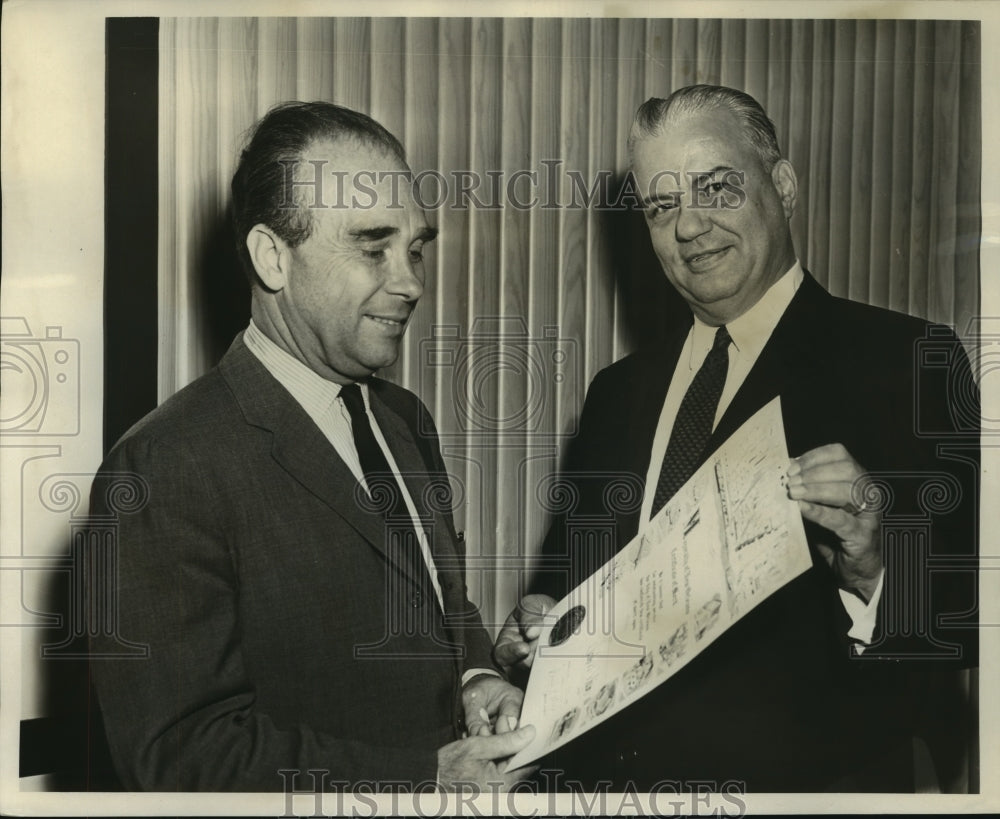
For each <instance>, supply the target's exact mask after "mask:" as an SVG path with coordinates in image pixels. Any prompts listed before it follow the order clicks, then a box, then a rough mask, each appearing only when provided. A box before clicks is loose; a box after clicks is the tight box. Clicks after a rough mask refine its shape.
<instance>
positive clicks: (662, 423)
mask: <svg viewBox="0 0 1000 819" xmlns="http://www.w3.org/2000/svg"><path fill="white" fill-rule="evenodd" d="M803 278H804V274H803V272H802V265H801V264H799V262H798V261H796V262H795V264H794V265H792V267H791V269H790V270H788V272H786V273H785V274H784V275H783V276H782V277H781V278H780V279H778V281H776V282H775V283H774V284H773V285H771V287H770V288H769V289H768V291H767V292H766V293H765V294H764V295H763V296H762V297H761V298H760V300H759V301H758V302H757V303H756V304H755V305H753V307H751V308H750V309H749V310H747V311H746V312H745V313H744V314H743V315H741V316H739V317H738V318H736V319H733V320H732V321H731V322H728V323H727V324H726V329H727V330H728V331H729V336H730V338H732V344H730V345H729V349H728V353H729V369H728V370H727V372H726V383H725V386H724V387H723V389H722V395H721V397H720V398H719V407H718V409H717V410H716V413H715V420H714V422H713V423H712V429H715V426H716V425H717V424H718V423H719V419H720V418H722V416H723V414H724V413H725V411H726V408H727V407H728V406H729V404H730V402H731V401H732V400H733V397H734V396H735V395H736V393H737V391H738V390H739V388H740V387H741V386H742V385H743V382H744V381H745V380H746V377H747V375H749V373H750V370H751V369H752V368H753V365H754V364H755V363H756V362H757V359H758V358H759V357H760V354H761V352H762V351H763V349H764V346H765V345H766V344H767V341H768V339H769V338H770V337H771V333H773V332H774V328H775V327H776V326H777V325H778V322H779V321H780V320H781V317H782V315H784V312H785V310H786V309H787V308H788V305H789V304H790V303H791V301H792V298H793V297H794V296H795V292H796V291H797V290H798V289H799V285H801V284H802V280H803ZM717 329H718V328H717V327H712V326H711V325H708V324H705V323H704V322H703V321H701V320H700V319H699V318H698V317H697V316H695V317H694V325H693V326H692V327H691V331H690V332H689V333H688V336H687V339H686V340H685V341H684V346H683V347H682V348H681V354H680V357H679V358H678V359H677V366H676V368H675V369H674V374H673V378H671V379H670V387H669V388H668V389H667V397H666V399H665V400H664V402H663V409H662V410H661V412H660V420H659V422H658V423H657V425H656V435H655V436H654V437H653V450H652V453H651V455H650V459H649V471H648V472H647V473H646V486H647V487H655V486H656V484H657V482H658V481H659V477H660V467H661V466H662V465H663V456H664V455H665V454H666V452H667V444H668V443H669V442H670V433H671V432H672V431H673V428H674V420H675V419H676V418H677V411H678V410H679V409H680V406H681V401H682V400H683V399H684V394H685V393H686V392H687V391H688V387H690V386H691V382H692V381H693V380H694V377H695V375H696V374H697V372H698V370H699V369H701V365H702V364H703V363H704V361H705V358H706V357H707V356H708V353H709V351H710V350H711V349H712V343H713V342H714V341H715V332H716V330H717ZM654 494H655V493H654V492H648V491H647V492H646V493H645V497H644V498H643V502H642V517H641V520H643V521H648V520H649V518H650V513H651V512H652V508H653V495H654ZM839 591H840V599H841V601H842V602H843V604H844V608H845V609H846V611H847V613H848V615H849V616H850V618H851V620H852V622H853V624H852V626H851V629H850V630H849V631H848V633H847V634H848V636H849V637H851V638H852V639H854V640H857V641H859V642H861V643H870V642H871V638H872V632H873V631H874V630H875V618H876V612H877V610H878V601H879V598H880V597H881V595H882V577H880V578H879V582H878V587H877V588H876V590H875V593H874V594H873V595H872V598H871V600H870V601H869V602H868V603H867V604H866V603H865V602H864V601H863V600H861V599H860V598H859V597H857V596H856V595H854V594H851V593H850V592H847V591H844V590H843V589H840V590H839Z"/></svg>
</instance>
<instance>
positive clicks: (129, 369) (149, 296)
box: [104, 17, 159, 452]
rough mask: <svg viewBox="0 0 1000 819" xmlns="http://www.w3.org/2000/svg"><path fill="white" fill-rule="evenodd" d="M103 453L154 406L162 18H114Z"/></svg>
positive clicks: (109, 46)
mask: <svg viewBox="0 0 1000 819" xmlns="http://www.w3.org/2000/svg"><path fill="white" fill-rule="evenodd" d="M105 36H106V81H107V95H106V102H105V105H106V109H105V113H106V133H105V156H104V169H105V170H104V179H105V183H104V184H105V188H104V207H105V211H104V253H105V257H104V451H105V452H107V451H108V449H110V448H111V446H112V445H114V443H115V441H117V440H118V438H119V437H121V435H122V433H124V432H125V431H126V430H127V429H128V428H129V427H130V426H131V425H132V424H133V423H135V422H136V421H137V420H138V419H139V418H141V417H142V416H143V415H145V414H146V413H147V412H149V411H150V410H151V409H153V408H154V407H155V406H156V359H157V354H156V343H157V293H156V291H157V283H156V280H157V267H156V266H157V258H156V244H157V238H156V234H157V196H158V194H157V182H158V175H157V124H158V122H157V120H158V116H157V108H158V105H157V87H158V80H159V77H158V74H159V70H158V69H159V51H158V45H159V20H158V19H156V18H151V17H128V18H115V17H111V18H108V20H107V24H106V29H105Z"/></svg>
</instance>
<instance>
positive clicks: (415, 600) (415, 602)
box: [410, 592, 424, 609]
mask: <svg viewBox="0 0 1000 819" xmlns="http://www.w3.org/2000/svg"><path fill="white" fill-rule="evenodd" d="M423 604H424V596H423V595H422V594H421V593H420V592H414V593H413V597H411V598H410V605H411V606H413V608H415V609H419V608H420V607H421V606H422V605H423Z"/></svg>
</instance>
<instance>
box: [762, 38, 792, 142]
mask: <svg viewBox="0 0 1000 819" xmlns="http://www.w3.org/2000/svg"><path fill="white" fill-rule="evenodd" d="M791 32H792V23H791V21H790V20H772V21H771V22H770V23H769V24H768V42H769V48H768V58H767V100H766V102H764V101H762V104H763V105H764V110H765V111H767V115H768V116H769V117H770V118H771V121H772V122H773V123H774V126H775V129H776V130H777V132H778V144H779V145H780V146H781V147H782V149H783V150H785V151H787V150H788V147H787V146H788V107H789V106H788V94H789V83H790V80H791V72H790V71H789V48H790V46H791V43H790V40H791Z"/></svg>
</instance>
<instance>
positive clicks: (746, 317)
mask: <svg viewBox="0 0 1000 819" xmlns="http://www.w3.org/2000/svg"><path fill="white" fill-rule="evenodd" d="M804 278H805V274H804V273H803V272H802V265H801V264H800V263H799V261H798V260H797V259H796V261H795V264H793V265H792V266H791V267H790V268H789V269H788V270H787V271H786V272H785V273H784V275H782V277H781V278H780V279H778V280H777V281H776V282H775V283H774V284H772V285H771V286H770V287H769V288H768V289H767V291H766V292H765V293H764V295H763V296H761V297H760V299H758V301H757V303H756V304H755V305H753V307H751V308H750V309H749V310H747V311H746V312H745V313H744V314H743V315H741V316H738V317H737V318H735V319H733V320H732V321H730V322H728V323H727V324H726V329H727V330H728V331H729V336H730V338H732V340H733V346H734V347H735V348H736V350H737V351H738V352H739V353H740V354H750V355H752V356H754V357H756V356H758V355H759V354H760V352H761V350H763V349H764V345H765V344H767V340H768V339H769V338H770V337H771V333H773V332H774V328H775V327H777V326H778V322H779V321H780V320H781V317H782V315H783V314H784V312H785V310H786V309H787V308H788V305H789V304H790V303H791V301H792V298H793V297H794V296H795V291H797V290H798V289H799V285H801V284H802V280H803V279H804ZM717 329H718V328H717V327H713V326H712V325H710V324H705V323H704V322H703V321H701V320H700V319H699V318H698V317H697V316H695V317H694V327H693V328H692V331H691V341H692V349H693V350H708V349H711V347H712V342H713V341H714V340H715V333H716V330H717Z"/></svg>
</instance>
